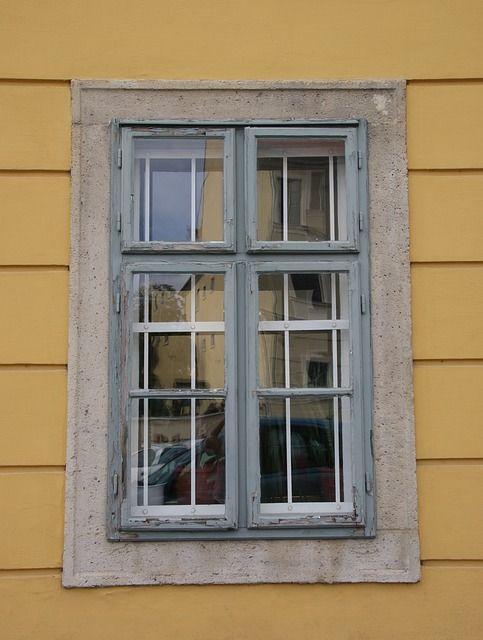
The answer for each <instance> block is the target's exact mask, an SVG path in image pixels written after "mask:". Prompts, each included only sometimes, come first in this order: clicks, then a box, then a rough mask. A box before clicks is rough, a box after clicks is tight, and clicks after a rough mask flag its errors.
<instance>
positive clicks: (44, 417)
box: [0, 367, 67, 467]
mask: <svg viewBox="0 0 483 640" xmlns="http://www.w3.org/2000/svg"><path fill="white" fill-rule="evenodd" d="M66 392H67V372H66V371H65V370H64V369H60V368H59V369H53V370H51V369H43V368H35V369H31V368H26V367H20V368H15V369H12V368H11V367H4V368H1V367H0V467H1V466H13V465H20V466H33V465H47V466H50V465H63V464H64V463H65V423H66V408H67V398H66Z"/></svg>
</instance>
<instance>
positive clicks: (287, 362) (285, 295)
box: [283, 158, 292, 506]
mask: <svg viewBox="0 0 483 640" xmlns="http://www.w3.org/2000/svg"><path fill="white" fill-rule="evenodd" d="M285 160H286V158H285ZM284 183H285V182H284ZM288 316H289V300H288V273H284V274H283V318H284V320H285V323H287V322H288ZM283 336H284V347H285V388H286V389H289V388H290V353H289V348H290V341H289V332H288V331H287V330H285V331H284V332H283ZM285 441H286V442H285V446H286V455H287V502H288V504H289V505H290V506H291V505H292V437H291V429H290V398H285Z"/></svg>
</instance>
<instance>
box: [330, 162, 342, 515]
mask: <svg viewBox="0 0 483 640" xmlns="http://www.w3.org/2000/svg"><path fill="white" fill-rule="evenodd" d="M331 160H332V158H331ZM330 166H331V165H329V167H330ZM330 184H332V180H331V181H330ZM332 193H333V191H332ZM332 205H333V197H332V198H331V208H330V211H331V220H332V219H333V215H332V213H333V208H332ZM337 278H338V275H337V274H336V273H331V274H330V293H331V315H332V321H333V322H335V321H336V320H337V289H336V283H337ZM337 356H338V350H337V329H332V366H333V372H332V378H333V380H332V386H333V387H334V388H338V387H339V363H338V358H337ZM332 404H333V416H332V420H333V428H334V436H333V437H334V470H335V501H336V503H337V504H339V503H340V451H339V398H338V397H337V396H336V397H334V398H332Z"/></svg>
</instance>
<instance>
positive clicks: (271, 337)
mask: <svg viewBox="0 0 483 640" xmlns="http://www.w3.org/2000/svg"><path fill="white" fill-rule="evenodd" d="M258 340H259V348H258V379H259V384H260V386H261V387H284V386H285V348H284V334H283V333H282V332H269V331H264V332H262V333H260V334H259V338H258Z"/></svg>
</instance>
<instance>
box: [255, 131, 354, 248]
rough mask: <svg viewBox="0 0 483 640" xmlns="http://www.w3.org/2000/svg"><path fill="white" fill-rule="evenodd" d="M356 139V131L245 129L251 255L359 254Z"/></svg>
mask: <svg viewBox="0 0 483 640" xmlns="http://www.w3.org/2000/svg"><path fill="white" fill-rule="evenodd" d="M357 140H358V136H357V128H356V127H331V126H327V127H315V126H314V127H305V126H300V127H293V126H292V127H247V128H246V129H245V200H246V219H247V231H248V233H247V237H248V251H251V252H256V251H264V250H265V251H266V250H270V251H277V252H290V251H304V252H319V251H324V252H344V251H345V252H347V251H351V252H354V251H357V250H358V248H359V238H358V228H359V225H358V224H357V221H358V217H359V213H358V211H359V204H358V201H359V197H358V144H357ZM317 181H318V184H317ZM264 183H265V185H266V186H265V190H264V192H263V193H260V187H261V185H263V184H264ZM269 183H270V184H269ZM267 192H269V193H268V195H267ZM267 199H268V200H271V202H270V204H268V205H267ZM267 206H268V207H271V208H272V213H267V211H266V208H267ZM261 207H264V209H265V210H263V209H262V210H260V209H261ZM323 210H325V215H323V213H322V212H323ZM270 216H272V223H271V224H270V222H268V225H267V218H268V217H270ZM275 218H277V220H276V221H275V222H273V219H275ZM310 218H312V220H310ZM311 222H312V223H313V224H315V225H316V228H315V229H313V230H312V232H311V231H310V225H311ZM267 226H268V227H269V229H268V230H267V228H266V227H267ZM264 227H265V228H264ZM297 227H298V229H297ZM311 233H312V236H313V237H314V238H315V239H313V240H310V235H311ZM304 234H305V236H306V238H309V239H304ZM319 238H323V239H319Z"/></svg>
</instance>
